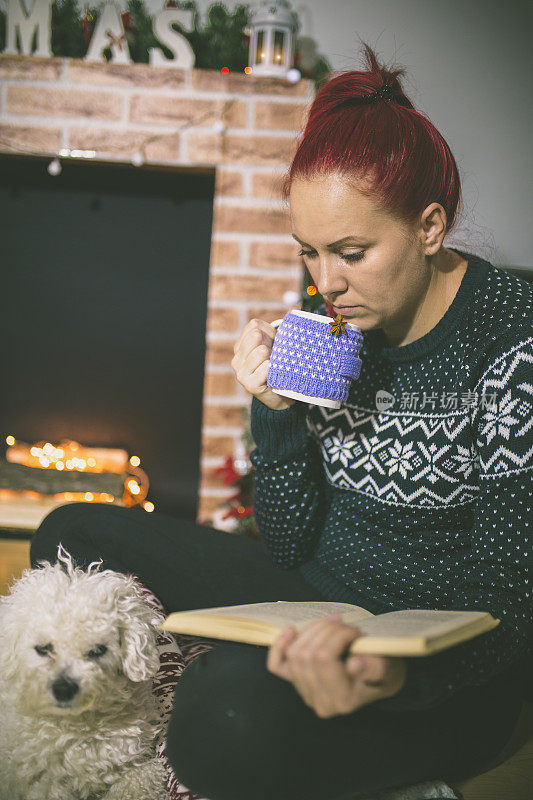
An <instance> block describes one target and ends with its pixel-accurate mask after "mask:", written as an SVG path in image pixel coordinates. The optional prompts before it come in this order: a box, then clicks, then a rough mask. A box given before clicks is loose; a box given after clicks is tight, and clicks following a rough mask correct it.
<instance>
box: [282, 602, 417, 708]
mask: <svg viewBox="0 0 533 800" xmlns="http://www.w3.org/2000/svg"><path fill="white" fill-rule="evenodd" d="M359 636H360V630H359V629H358V628H357V626H354V625H347V624H346V623H344V622H343V621H342V620H341V618H340V615H338V614H336V615H332V616H331V617H326V618H325V619H320V620H316V621H315V622H313V623H312V624H310V625H308V626H307V627H306V628H305V630H303V631H301V632H300V634H299V635H298V634H297V632H296V630H295V629H294V628H293V627H291V626H289V627H288V628H286V629H285V630H284V631H283V633H282V634H281V635H280V636H279V637H278V638H277V639H276V641H275V642H274V643H273V644H272V645H271V646H270V647H269V650H268V655H267V669H268V670H269V672H272V673H273V674H274V675H277V676H278V677H279V678H283V679H284V680H287V681H289V682H290V683H292V684H293V686H294V687H295V689H296V691H297V692H298V694H299V695H300V696H301V697H302V699H303V700H304V702H305V703H306V705H308V706H310V707H311V708H312V709H314V711H315V712H316V714H317V715H318V716H319V717H322V718H328V717H334V716H337V715H339V714H351V713H352V712H353V711H356V710H357V709H359V708H361V707H362V706H365V705H367V704H368V703H373V702H374V701H376V700H382V699H384V698H387V697H392V696H393V695H395V694H397V693H398V692H399V691H400V689H401V688H402V687H403V685H404V683H405V681H406V678H407V662H406V659H405V658H399V657H394V658H391V657H383V656H374V655H368V654H366V653H365V654H360V655H351V656H348V657H347V658H346V659H345V660H343V658H342V656H343V654H344V653H345V651H346V650H347V648H348V646H349V645H350V644H351V643H352V642H353V641H354V640H355V639H357V638H358V637H359Z"/></svg>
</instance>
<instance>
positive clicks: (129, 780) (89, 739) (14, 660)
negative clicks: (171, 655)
mask: <svg viewBox="0 0 533 800" xmlns="http://www.w3.org/2000/svg"><path fill="white" fill-rule="evenodd" d="M39 563H40V564H41V565H42V566H41V567H37V568H35V569H27V570H25V571H24V573H23V575H22V577H21V578H20V579H19V580H17V581H15V583H14V584H13V585H12V586H11V590H10V594H9V595H7V596H6V597H3V598H1V601H0V798H1V800H89V798H90V800H94V799H95V798H98V800H99V799H100V798H106V800H164V798H165V797H166V791H165V776H164V770H163V767H162V765H161V760H160V759H158V758H157V757H156V748H157V745H158V744H159V742H160V741H161V736H162V735H164V734H163V731H162V723H161V717H160V714H159V711H158V708H157V704H156V701H155V700H154V696H153V693H152V678H153V676H154V675H155V674H156V672H157V670H158V667H159V655H158V651H157V649H156V637H157V632H158V628H157V625H158V623H159V622H160V621H161V620H162V619H163V617H162V616H160V615H159V613H158V612H157V611H155V610H154V609H153V608H152V607H151V606H149V605H148V604H147V603H146V601H145V600H144V598H143V596H142V593H141V591H140V589H139V588H138V586H137V585H136V582H135V580H134V579H133V578H132V577H129V576H126V575H122V574H120V573H118V572H114V571H113V570H103V571H99V567H100V566H101V562H93V563H92V564H90V565H89V567H88V569H87V570H86V571H84V570H82V569H80V568H78V567H75V566H73V564H72V559H71V557H70V555H69V554H68V553H67V551H65V550H64V548H62V546H61V545H59V548H58V562H57V563H56V564H54V565H51V564H50V563H49V562H46V561H42V562H39Z"/></svg>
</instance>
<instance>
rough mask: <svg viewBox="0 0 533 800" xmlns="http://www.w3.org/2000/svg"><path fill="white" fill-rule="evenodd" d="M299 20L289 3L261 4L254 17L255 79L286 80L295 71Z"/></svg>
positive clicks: (277, 0)
mask: <svg viewBox="0 0 533 800" xmlns="http://www.w3.org/2000/svg"><path fill="white" fill-rule="evenodd" d="M297 28H298V16H297V15H296V14H295V13H294V12H293V11H291V10H290V6H289V3H288V2H287V0H261V3H260V4H259V7H258V8H256V9H254V10H253V11H252V12H251V15H250V21H249V24H248V29H249V31H250V56H249V62H248V66H249V67H251V69H252V73H253V74H254V75H268V76H270V77H277V78H286V77H287V72H288V71H289V70H290V69H291V67H292V59H293V41H294V33H295V32H296V30H297Z"/></svg>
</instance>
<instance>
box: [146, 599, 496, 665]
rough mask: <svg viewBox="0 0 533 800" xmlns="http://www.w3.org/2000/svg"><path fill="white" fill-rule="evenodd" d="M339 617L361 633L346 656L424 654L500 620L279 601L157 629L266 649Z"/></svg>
mask: <svg viewBox="0 0 533 800" xmlns="http://www.w3.org/2000/svg"><path fill="white" fill-rule="evenodd" d="M337 613H340V614H341V616H342V620H343V622H345V623H347V624H348V625H356V626H357V627H358V628H359V629H360V631H361V635H360V636H359V637H358V638H357V639H356V640H355V641H353V642H352V643H351V645H350V647H349V649H348V650H347V652H346V654H345V656H344V657H347V656H348V655H349V654H351V653H372V654H374V655H383V656H427V655H431V654H432V653H437V652H439V651H440V650H446V649H447V648H449V647H453V646H454V645H456V644H459V643H460V642H464V641H466V640H467V639H472V638H474V636H478V635H479V634H480V633H485V631H489V630H491V629H492V628H495V627H496V625H499V622H500V620H499V619H495V618H494V617H493V616H492V615H491V614H489V613H488V612H487V611H445V610H432V609H429V610H428V609H408V610H403V611H388V612H387V613H385V614H372V613H371V612H370V611H367V610H366V609H364V608H361V607H360V606H354V605H351V604H350V603H329V602H322V601H320V600H319V601H314V600H313V601H305V602H290V601H287V600H278V601H277V602H272V603H249V604H247V605H241V606H222V607H219V608H199V609H195V610H193V611H176V612H174V613H172V614H169V616H168V617H167V618H166V620H165V621H164V622H162V623H161V624H160V626H159V627H160V628H163V629H164V630H167V631H172V632H173V633H186V634H193V635H195V636H206V637H208V638H214V639H226V640H229V641H233V642H245V643H248V644H256V645H266V646H270V645H271V644H272V643H273V642H274V641H275V639H277V637H278V636H279V635H280V633H281V632H282V631H283V630H284V629H285V628H287V627H288V626H289V625H293V626H294V628H295V629H296V630H297V631H301V630H303V629H304V628H305V627H306V626H307V625H309V624H311V623H312V622H314V621H315V620H317V619H320V618H321V617H328V616H329V615H330V614H337Z"/></svg>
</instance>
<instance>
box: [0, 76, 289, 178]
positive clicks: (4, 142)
mask: <svg viewBox="0 0 533 800" xmlns="http://www.w3.org/2000/svg"><path fill="white" fill-rule="evenodd" d="M220 71H221V73H223V74H228V73H229V69H228V68H227V67H222V69H221V70H220ZM251 71H252V68H251V67H245V69H244V72H245V73H246V74H250V73H251ZM300 78H301V73H300V72H299V70H297V69H291V70H289V72H288V73H287V80H288V81H289V82H290V83H295V82H297V81H298V80H300ZM279 83H280V79H279V78H268V77H261V90H262V91H265V92H267V93H268V89H269V88H271V87H279ZM236 102H237V98H230V99H228V100H226V101H225V102H224V104H223V106H222V108H221V109H220V112H219V118H218V119H217V120H215V122H214V123H213V125H212V126H211V127H209V126H205V130H206V131H207V132H214V133H216V134H219V135H220V137H221V141H220V157H221V160H222V161H224V159H225V155H226V135H225V134H226V132H227V128H228V126H227V125H226V123H225V122H224V117H225V115H226V114H227V112H228V111H229V110H230V109H231V107H232V106H233V105H234V104H235V103H236ZM212 116H213V110H212V109H209V110H208V111H206V112H204V113H203V114H200V115H199V116H197V117H194V118H193V119H190V120H188V121H187V122H185V123H183V124H181V125H179V126H178V127H176V128H174V129H173V130H171V131H168V130H165V131H161V132H159V133H149V134H147V135H146V136H145V137H144V138H143V139H142V140H141V141H140V143H139V144H137V145H136V149H135V152H134V153H133V156H132V157H131V163H132V164H133V166H136V167H140V166H142V165H143V164H144V163H145V162H147V161H148V158H147V155H146V148H147V147H148V145H150V144H151V143H153V142H156V141H157V140H158V139H168V137H169V136H177V135H179V134H180V133H182V132H183V131H186V130H188V129H190V128H195V127H198V126H201V125H202V123H203V122H204V121H205V120H207V119H209V118H210V117H212ZM135 133H137V131H135ZM0 147H3V148H5V150H8V151H11V152H16V153H20V154H21V155H29V156H42V155H43V153H42V152H39V151H37V150H34V149H28V148H26V147H21V146H20V145H18V144H14V143H13V141H12V140H11V139H6V138H3V137H0ZM113 149H117V150H118V149H120V150H121V151H122V150H123V145H121V144H116V145H114V144H113V143H109V142H108V143H106V151H111V152H112V151H113ZM256 155H257V157H258V158H259V159H260V160H262V161H268V162H269V161H271V160H272V159H275V158H279V157H280V156H281V155H282V154H281V153H280V152H279V151H277V150H265V149H263V148H261V149H260V150H257V151H256ZM96 157H97V151H96V150H81V149H76V148H72V149H71V148H61V149H60V150H59V151H58V153H57V154H56V155H55V156H54V157H53V158H52V160H51V161H50V163H49V164H48V167H47V170H48V173H49V174H50V175H52V176H56V175H59V174H61V161H60V159H61V158H77V159H95V158H96Z"/></svg>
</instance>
